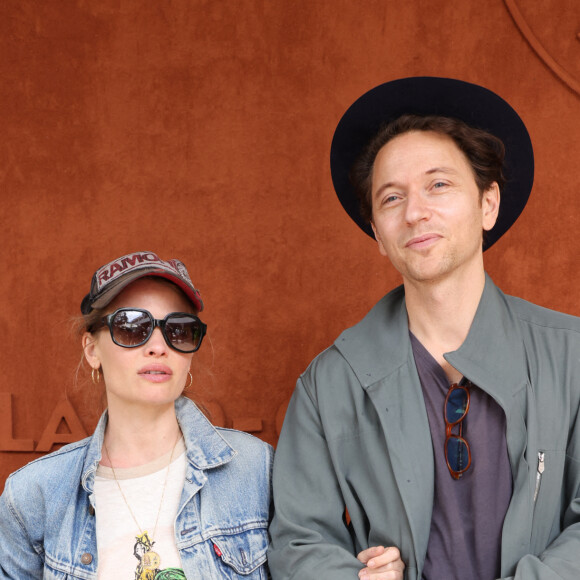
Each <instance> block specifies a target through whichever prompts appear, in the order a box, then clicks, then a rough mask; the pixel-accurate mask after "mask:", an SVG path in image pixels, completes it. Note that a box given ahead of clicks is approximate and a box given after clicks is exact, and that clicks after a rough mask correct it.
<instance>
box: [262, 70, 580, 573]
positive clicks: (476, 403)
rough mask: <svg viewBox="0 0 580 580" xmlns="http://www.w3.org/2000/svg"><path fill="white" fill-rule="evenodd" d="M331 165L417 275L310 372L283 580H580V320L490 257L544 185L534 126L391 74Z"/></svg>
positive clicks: (388, 246)
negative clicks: (500, 270)
mask: <svg viewBox="0 0 580 580" xmlns="http://www.w3.org/2000/svg"><path fill="white" fill-rule="evenodd" d="M331 168H332V176H333V181H334V185H335V189H336V191H337V193H338V196H339V198H340V200H341V203H342V204H343V206H344V207H345V209H346V210H347V211H348V213H349V215H350V216H351V217H352V218H353V219H354V220H355V222H356V223H357V224H358V225H359V226H360V227H361V228H362V229H363V230H364V231H365V232H367V233H368V234H370V235H374V237H375V238H376V240H377V243H378V246H379V251H380V252H381V254H383V255H385V256H387V257H388V258H389V259H390V260H391V263H392V264H393V265H394V266H395V268H396V269H397V270H398V271H399V272H400V273H401V275H402V277H403V285H402V286H400V287H399V288H396V289H395V290H393V291H392V292H390V293H389V294H387V295H386V296H385V297H384V298H383V299H382V300H381V301H380V302H379V303H378V304H377V305H376V306H375V307H374V308H373V309H372V310H371V311H370V312H369V313H368V314H367V316H366V317H365V318H364V319H363V320H362V321H361V322H360V323H358V324H357V325H355V326H354V327H352V328H350V329H347V330H346V331H345V332H343V333H342V334H341V335H340V336H339V337H338V339H337V340H336V341H335V343H334V345H333V346H331V347H330V348H329V349H327V350H326V351H324V352H323V353H322V354H321V355H319V356H318V357H317V358H316V359H315V360H314V361H313V362H312V364H311V365H310V366H309V368H308V369H307V370H306V372H305V373H304V374H303V375H302V376H301V377H300V379H299V381H298V384H297V387H296V390H295V392H294V395H293V397H292V401H291V403H290V405H289V408H288V413H287V415H286V420H285V423H284V428H283V430H282V434H281V437H280V441H279V444H278V449H277V452H276V460H275V466H274V504H275V516H274V520H273V523H272V526H271V535H272V546H271V549H270V554H269V563H270V570H271V572H272V575H273V578H274V580H279V579H290V578H296V579H300V580H307V579H310V578H311V579H317V580H320V579H325V578H328V579H330V578H332V579H333V580H334V579H345V580H347V579H353V578H355V577H356V576H357V575H358V576H359V577H360V578H378V579H386V578H392V579H401V578H403V577H404V578H407V579H408V580H418V579H424V580H441V579H445V580H450V579H451V580H452V579H461V580H465V579H468V580H471V579H478V580H494V579H496V578H515V579H522V580H530V579H545V580H549V579H556V578H565V579H573V578H574V579H576V578H578V577H579V576H580V491H579V489H580V417H579V416H578V411H579V407H580V378H579V377H580V321H579V319H578V318H575V317H572V316H567V315H564V314H560V313H557V312H553V311H549V310H546V309H543V308H540V307H537V306H534V305H533V304H530V303H528V302H525V301H523V300H520V299H517V298H513V297H511V296H506V295H504V294H503V293H502V292H501V291H500V290H499V289H498V288H497V287H496V286H495V285H494V284H493V282H492V281H491V279H490V278H489V277H488V276H487V275H486V274H485V272H484V267H483V251H484V250H486V249H487V248H489V247H490V246H491V245H492V244H493V243H494V242H495V241H497V240H498V239H499V238H500V237H501V235H503V234H504V233H505V232H506V231H507V230H508V229H509V227H510V226H511V225H512V224H513V223H514V222H515V220H516V219H517V217H518V216H519V214H520V212H521V211H522V210H523V208H524V206H525V204H526V201H527V199H528V196H529V194H530V190H531V186H532V181H533V153H532V147H531V142H530V139H529V136H528V133H527V131H526V128H525V126H524V125H523V123H522V121H521V119H520V118H519V117H518V115H517V114H516V113H515V111H514V110H513V109H512V108H511V107H510V106H509V105H508V104H507V103H506V102H505V101H503V100H502V99H501V98H500V97H498V96H497V95H495V94H494V93H491V92H490V91H488V90H487V89H484V88H483V87H479V86H477V85H472V84H469V83H464V82H461V81H456V80H452V79H441V78H430V77H423V78H411V79H401V80H398V81H393V82H390V83H386V84H384V85H381V86H379V87H376V88H375V89H373V90H372V91H370V92H369V93H367V94H365V95H363V96H362V97H361V98H360V99H359V100H358V101H356V102H355V103H354V104H353V105H352V106H351V107H350V109H349V110H348V111H347V112H346V114H345V115H344V117H343V118H342V120H341V121H340V123H339V125H338V128H337V130H336V133H335V136H334V140H333V144H332V152H331ZM385 546H386V547H388V549H385V548H384V547H385ZM357 556H358V559H357Z"/></svg>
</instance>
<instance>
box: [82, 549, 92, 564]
mask: <svg viewBox="0 0 580 580" xmlns="http://www.w3.org/2000/svg"><path fill="white" fill-rule="evenodd" d="M92 561H93V555H92V554H89V553H88V552H85V553H84V554H83V555H82V556H81V562H82V563H83V564H90V563H91V562H92Z"/></svg>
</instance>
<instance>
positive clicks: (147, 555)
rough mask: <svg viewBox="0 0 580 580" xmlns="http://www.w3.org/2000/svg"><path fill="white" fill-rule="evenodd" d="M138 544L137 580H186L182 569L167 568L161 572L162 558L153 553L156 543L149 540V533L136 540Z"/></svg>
mask: <svg viewBox="0 0 580 580" xmlns="http://www.w3.org/2000/svg"><path fill="white" fill-rule="evenodd" d="M135 539H136V540H137V542H136V543H135V546H134V548H133V554H134V555H135V558H137V560H138V564H137V569H136V570H135V580H186V578H185V574H184V573H183V570H181V569H180V568H165V570H161V569H160V568H159V566H160V565H161V558H160V557H159V554H158V553H157V552H154V551H153V546H154V545H155V542H154V541H152V540H151V539H150V538H149V534H148V533H147V531H145V532H143V533H142V534H141V535H140V536H137V537H136V538H135Z"/></svg>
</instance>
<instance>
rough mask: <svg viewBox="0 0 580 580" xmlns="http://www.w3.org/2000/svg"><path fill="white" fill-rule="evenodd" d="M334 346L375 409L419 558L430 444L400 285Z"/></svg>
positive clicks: (427, 506) (427, 513) (429, 485)
mask: <svg viewBox="0 0 580 580" xmlns="http://www.w3.org/2000/svg"><path fill="white" fill-rule="evenodd" d="M335 346H336V347H337V348H338V349H339V350H340V351H341V353H342V354H343V356H344V357H345V358H346V359H347V360H348V362H349V364H350V365H351V367H352V368H353V370H354V372H355V373H356V375H357V378H358V379H359V381H360V383H361V385H362V387H363V389H364V390H365V391H366V393H367V395H368V397H369V398H370V400H371V401H372V403H373V405H374V407H375V409H376V412H377V414H378V417H379V421H380V423H381V427H382V430H383V433H384V436H385V441H386V445H387V450H388V456H387V457H384V459H383V460H384V461H388V462H390V464H391V468H392V471H393V473H394V477H395V481H396V485H397V487H398V492H399V494H400V497H401V500H402V502H403V504H404V506H405V511H406V515H407V518H408V523H409V528H410V532H411V536H412V538H411V540H412V549H413V550H414V552H415V554H414V556H415V559H416V561H417V562H422V561H423V559H424V557H425V553H426V551H427V541H428V538H429V529H430V525H431V512H432V509H433V485H434V483H433V473H434V467H433V446H432V442H431V434H430V431H429V420H428V418H427V411H426V409H425V403H424V400H423V393H422V390H421V384H420V382H419V376H418V374H417V369H416V366H415V361H414V358H413V352H412V348H411V341H410V338H409V327H408V321H407V311H406V307H405V300H404V291H403V289H402V287H399V288H397V289H395V290H393V291H392V292H391V293H389V294H388V295H387V296H385V297H384V298H383V299H382V300H381V301H380V302H379V303H378V304H377V305H376V306H375V307H374V308H373V309H372V310H371V311H370V312H369V314H368V315H367V316H366V317H365V318H364V319H363V320H362V321H361V322H360V323H359V324H358V325H356V326H355V327H353V328H350V329H348V330H346V331H345V332H344V333H342V334H341V336H339V338H338V339H337V341H336V342H335ZM379 460H381V458H377V461H379ZM388 492H389V490H386V493H388Z"/></svg>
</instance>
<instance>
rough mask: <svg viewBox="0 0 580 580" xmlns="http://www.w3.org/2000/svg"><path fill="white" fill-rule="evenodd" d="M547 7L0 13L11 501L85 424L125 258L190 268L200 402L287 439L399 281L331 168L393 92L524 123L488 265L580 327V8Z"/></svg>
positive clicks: (138, 5) (73, 8) (11, 9)
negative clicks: (523, 197) (337, 345)
mask: <svg viewBox="0 0 580 580" xmlns="http://www.w3.org/2000/svg"><path fill="white" fill-rule="evenodd" d="M508 4H510V5H511V8H512V11H510V9H509V6H508ZM514 6H515V7H516V8H518V15H519V16H518V18H519V20H520V21H519V22H516V19H515V18H514V17H513V15H512V13H513V8H514ZM534 6H536V7H534ZM537 6H539V4H538V3H533V2H531V0H515V1H514V0H510V1H509V2H508V1H507V0H506V2H505V3H504V1H502V0H490V1H489V2H483V3H482V2H481V1H480V0H464V1H462V2H456V3H450V2H448V1H447V0H432V1H431V2H421V3H419V2H407V3H400V2H390V1H385V0H369V1H368V2H362V3H361V2H354V1H352V0H308V1H307V0H292V1H290V0H284V1H283V0H244V1H240V0H229V1H228V2H217V1H215V0H211V1H210V0H207V1H204V0H189V1H186V0H164V1H163V2H160V1H159V2H151V1H150V0H131V1H128V0H99V1H89V0H60V1H59V2H45V1H43V0H3V1H2V3H1V5H0V78H1V79H2V82H1V83H0V115H1V127H2V139H0V192H1V204H0V224H1V229H0V248H1V249H0V267H1V272H2V274H1V283H0V345H1V349H0V368H1V369H2V372H1V375H0V489H2V486H3V481H4V479H5V477H6V476H7V475H8V473H9V472H11V471H12V470H14V469H16V468H18V467H19V466H21V465H23V464H24V463H26V462H27V461H29V460H31V459H33V458H35V457H38V456H39V455H40V454H41V453H43V452H45V451H47V450H49V449H55V448H56V446H57V445H58V442H59V441H61V442H62V441H66V440H67V439H76V438H78V437H80V436H82V435H83V433H85V432H90V431H91V430H92V429H93V428H94V425H95V423H96V420H97V417H98V415H99V413H100V411H101V407H100V405H101V403H100V393H99V391H98V390H97V389H96V388H95V387H93V385H92V383H91V382H90V377H89V376H88V374H87V372H86V368H83V367H81V368H80V369H79V370H78V372H77V367H78V365H79V361H80V358H81V350H80V343H79V341H78V339H77V338H76V337H75V336H74V335H72V334H71V330H70V328H71V318H72V317H74V316H76V315H77V314H78V313H79V305H80V301H81V299H82V297H83V296H84V294H85V293H86V292H87V291H88V287H89V282H90V277H91V275H92V273H93V271H94V270H95V269H96V268H97V267H98V266H100V265H102V264H104V263H105V262H108V261H109V260H111V259H113V258H115V257H118V256H120V255H123V254H125V253H129V252H131V251H135V250H151V251H154V252H157V253H158V254H159V255H160V256H161V257H162V258H165V259H168V258H172V257H177V258H180V259H182V260H183V261H184V262H185V263H186V264H187V266H188V268H189V270H190V273H191V274H192V278H193V280H194V282H195V283H196V285H198V286H199V288H200V289H201V292H202V296H203V298H204V300H205V302H206V310H205V312H204V316H203V319H204V321H205V322H206V323H207V324H208V326H209V337H208V338H209V340H207V342H206V343H204V346H203V348H202V350H201V351H200V352H199V354H198V355H196V358H195V359H194V361H195V363H194V364H195V366H196V369H195V385H194V387H195V388H194V391H193V392H192V393H191V396H192V397H193V398H194V399H196V400H198V401H200V402H202V403H204V404H205V405H206V406H207V407H208V408H209V410H210V411H212V412H213V416H214V419H215V421H216V422H217V423H220V424H223V425H227V426H234V427H238V428H241V429H244V430H248V431H251V432H254V433H255V434H256V435H257V436H259V437H262V438H264V439H265V440H267V441H269V442H272V443H274V442H275V441H276V437H277V424H279V422H280V421H281V417H282V416H283V412H284V408H285V404H286V403H287V401H288V399H289V397H290V394H291V392H292V389H293V387H294V383H295V380H296V378H297V376H298V375H299V373H300V372H302V371H303V370H304V368H305V367H306V366H307V364H308V363H309V361H310V360H311V359H312V358H313V357H314V356H315V355H316V354H317V353H318V352H319V351H321V350H322V349H323V348H325V347H326V346H328V345H329V344H330V343H331V342H332V341H333V340H334V339H335V338H336V336H337V335H338V334H339V332H340V331H341V330H342V329H343V328H345V327H347V326H350V325H352V324H354V323H355V322H356V321H358V320H359V319H360V318H361V317H362V316H363V315H364V313H365V312H366V311H367V310H368V309H369V308H370V307H371V306H372V304H374V303H375V302H376V301H377V300H378V299H379V298H380V297H381V296H382V295H383V294H384V293H385V292H386V291H387V290H389V289H390V288H392V287H393V286H395V285H397V284H398V283H399V282H400V280H399V277H398V275H397V273H396V272H395V271H394V270H393V269H392V268H391V267H390V265H389V264H388V263H387V262H386V261H385V260H384V259H382V258H381V257H380V256H379V254H378V252H377V250H376V247H375V244H374V243H373V242H372V241H371V240H370V239H369V238H367V237H366V236H364V235H363V234H362V233H360V231H359V230H358V228H357V227H356V226H355V225H354V224H353V223H351V222H350V220H349V219H348V217H347V215H346V214H345V213H344V211H343V210H342V208H341V207H340V205H339V203H338V201H337V200H336V197H335V195H334V193H333V189H332V184H331V179H330V172H329V166H328V156H329V147H330V141H331V138H332V134H333V131H334V128H335V126H336V123H337V122H338V120H339V118H340V116H341V115H342V113H343V112H344V110H345V109H346V108H347V107H348V106H349V105H350V103H351V102H352V101H353V100H354V99H355V98H357V97H358V96H359V95H361V94H362V93H363V92H365V91H366V90H368V89H369V88H371V87H373V86H375V85H377V84H379V83H381V82H384V81H386V80H389V79H394V78H398V77H403V76H411V75H437V76H452V77H457V78H461V79H463V80H466V81H471V82H476V83H480V84H484V85H486V86H487V87H489V88H490V89H492V90H494V91H496V92H497V93H499V94H500V95H501V96H503V97H504V98H505V99H507V100H508V101H509V102H510V103H511V104H512V105H513V106H514V107H515V108H516V110H518V112H519V113H520V115H521V116H522V118H523V119H524V121H525V123H526V124H527V126H528V129H529V131H530V134H531V137H532V141H533V143H534V146H535V154H536V182H535V186H534V191H533V193H532V196H531V199H530V202H529V204H528V207H527V209H526V210H525V212H524V214H523V215H522V217H521V218H520V219H519V221H518V222H517V223H516V225H515V226H514V227H513V228H512V230H511V231H510V232H509V233H508V234H507V235H506V236H505V237H504V238H503V240H502V241H500V242H499V243H498V244H496V245H495V246H494V247H493V248H492V249H491V250H490V251H489V252H488V253H487V255H486V265H487V269H488V271H489V273H490V274H491V275H492V277H493V278H494V280H495V281H496V282H497V283H498V284H499V285H500V287H502V288H503V289H504V291H506V292H508V293H511V294H517V295H519V296H522V297H523V298H526V299H528V300H531V301H534V302H536V303H539V304H541V305H544V306H547V307H550V308H555V309H558V310H563V311H566V312H569V313H572V314H576V315H579V314H580V306H579V302H578V298H579V293H580V292H579V290H578V288H579V287H580V275H579V272H578V231H579V229H580V218H579V216H578V210H579V209H580V202H579V201H578V199H579V198H578V152H579V150H580V147H579V145H580V143H579V141H580V131H579V128H580V96H579V95H578V93H577V92H576V90H575V88H574V82H576V83H577V82H578V78H577V76H578V75H579V70H580V69H579V68H578V63H579V62H580V58H579V56H580V42H579V38H580V37H579V36H578V33H579V32H580V14H579V12H580V10H579V8H578V4H577V3H576V2H575V1H574V0H551V2H548V3H543V4H542V6H543V8H542V9H541V10H540V9H539V8H538V7H537ZM562 11H564V14H565V15H566V17H565V18H562ZM522 23H523V24H522ZM524 25H525V26H524ZM526 26H527V27H528V28H527V29H526ZM530 31H531V33H533V38H534V39H535V41H533V42H535V45H534V44H533V42H531V41H530V40H529V37H530ZM538 46H540V48H542V47H543V48H544V49H545V52H544V53H541V50H540V51H539V49H538ZM546 55H547V56H546ZM550 58H551V59H552V61H550ZM554 62H555V63H556V64H557V65H558V66H559V67H560V68H559V69H558V68H557V67H554V66H553V64H554ZM562 71H565V73H566V74H568V75H569V78H565V75H563V74H562ZM570 79H572V82H570ZM62 417H65V419H64V420H63V419H62ZM55 433H56V435H55Z"/></svg>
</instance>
